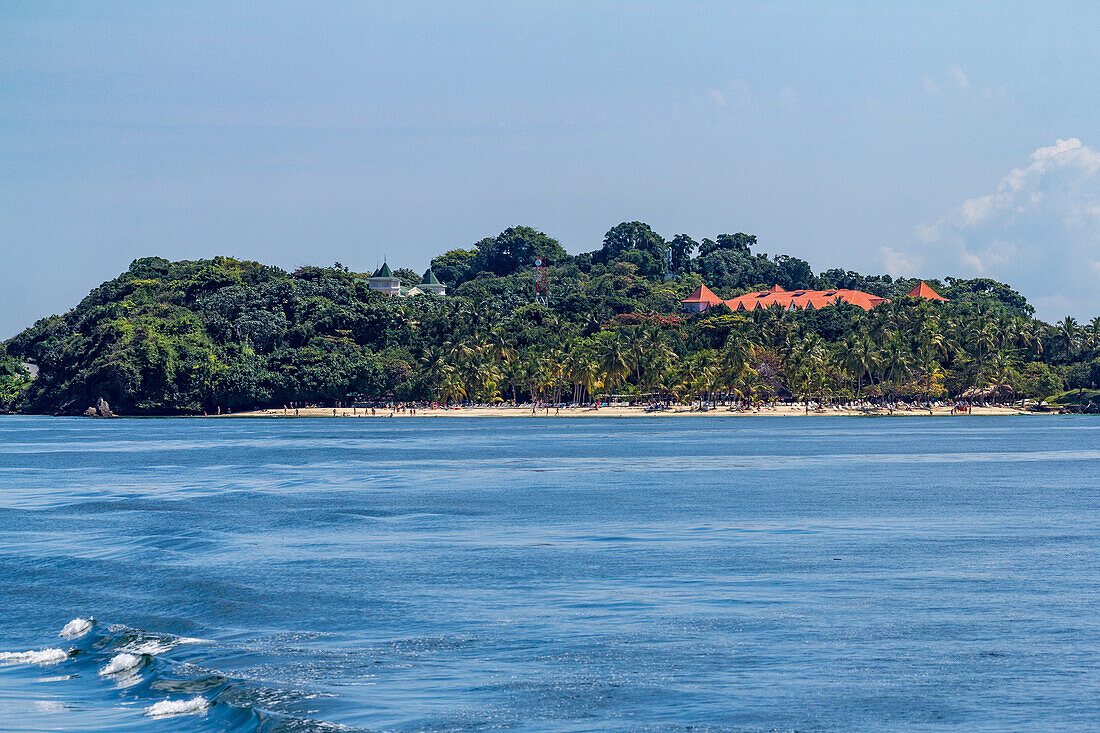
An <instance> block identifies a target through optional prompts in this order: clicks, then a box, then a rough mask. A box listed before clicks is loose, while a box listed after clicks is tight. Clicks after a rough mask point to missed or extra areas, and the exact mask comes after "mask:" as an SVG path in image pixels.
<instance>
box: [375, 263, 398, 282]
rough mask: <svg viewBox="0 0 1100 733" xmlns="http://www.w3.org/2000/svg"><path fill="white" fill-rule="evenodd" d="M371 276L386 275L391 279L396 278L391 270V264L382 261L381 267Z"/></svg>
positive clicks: (385, 276)
mask: <svg viewBox="0 0 1100 733" xmlns="http://www.w3.org/2000/svg"><path fill="white" fill-rule="evenodd" d="M371 277H384V278H387V279H389V280H393V279H394V277H393V273H392V272H390V266H389V265H387V264H386V263H385V262H383V263H382V266H381V267H379V268H378V271H377V272H375V273H374V275H372V276H371Z"/></svg>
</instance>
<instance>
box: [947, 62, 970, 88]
mask: <svg viewBox="0 0 1100 733" xmlns="http://www.w3.org/2000/svg"><path fill="white" fill-rule="evenodd" d="M947 78H948V79H950V80H951V81H952V82H953V83H954V84H955V86H957V87H958V88H959V89H969V88H970V80H969V79H967V78H966V74H964V73H963V70H962V69H960V68H959V67H958V66H952V67H951V68H950V69H948V70H947Z"/></svg>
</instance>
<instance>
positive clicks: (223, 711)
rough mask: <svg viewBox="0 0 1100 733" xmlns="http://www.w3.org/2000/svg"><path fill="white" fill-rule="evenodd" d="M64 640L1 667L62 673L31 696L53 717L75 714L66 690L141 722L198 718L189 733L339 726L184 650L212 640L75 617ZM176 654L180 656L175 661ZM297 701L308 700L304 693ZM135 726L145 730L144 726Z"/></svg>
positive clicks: (8, 655)
mask: <svg viewBox="0 0 1100 733" xmlns="http://www.w3.org/2000/svg"><path fill="white" fill-rule="evenodd" d="M58 635H59V636H62V637H64V638H66V639H71V640H72V641H73V644H74V646H73V647H72V648H71V649H69V650H67V651H66V650H65V649H58V648H45V649H40V650H31V651H19V652H16V651H0V667H12V668H16V667H17V665H39V666H45V665H53V666H56V667H59V668H60V669H59V670H58V672H59V673H57V674H54V675H53V676H50V677H35V678H34V682H35V683H36V684H46V683H49V684H53V685H59V686H61V687H54V688H52V690H51V693H50V696H49V698H48V699H43V700H38V701H36V700H34V699H29V704H31V705H32V706H33V708H32V709H34V710H36V711H38V712H42V711H44V710H45V708H43V707H42V706H43V705H46V704H47V703H48V704H50V705H55V706H57V709H56V711H54V712H56V713H57V714H58V715H62V714H65V711H66V710H68V709H69V707H68V705H67V704H66V703H65V698H66V697H67V695H65V694H64V693H62V697H61V698H60V699H58V698H57V697H55V694H56V693H58V692H61V691H62V690H67V691H68V693H69V694H70V695H72V696H73V697H75V698H76V699H81V697H83V698H85V699H88V700H89V702H90V704H93V705H94V704H96V702H95V701H103V698H104V696H107V697H108V699H114V700H116V701H118V702H122V703H123V705H122V709H123V710H127V709H128V710H131V711H132V714H133V715H134V716H136V717H137V718H138V719H141V718H145V719H149V718H156V719H159V718H171V717H174V716H188V715H191V716H196V718H195V719H194V720H193V721H188V722H187V727H188V728H189V729H191V728H195V729H199V728H202V729H213V730H234V731H271V730H294V731H306V730H333V729H334V728H333V726H331V725H330V724H327V723H322V722H320V721H315V720H309V719H305V718H298V717H296V716H294V715H289V714H287V713H285V712H282V711H273V710H271V709H270V706H271V705H272V704H273V703H274V704H275V705H277V706H278V705H280V704H281V703H280V701H284V700H288V699H293V698H294V697H295V695H298V693H297V692H295V691H291V690H280V689H272V688H268V687H265V686H262V685H260V684H258V683H256V682H253V681H246V680H234V679H230V678H229V677H227V676H225V675H222V674H219V673H217V672H216V671H214V670H211V669H209V668H208V667H206V666H205V665H202V664H196V661H195V660H196V658H204V655H202V653H201V652H186V651H183V650H181V647H186V646H187V645H197V644H209V643H211V642H206V641H204V640H202V639H195V638H191V637H184V636H176V635H173V634H162V633H155V632H149V631H144V630H141V629H135V628H132V627H129V626H124V625H118V624H115V625H110V626H107V627H106V629H103V628H102V626H101V625H99V624H97V623H96V621H95V620H94V619H92V618H90V617H89V618H86V619H85V618H74V619H73V620H72V621H70V622H69V623H67V624H65V626H64V628H62V629H61V630H60V632H58ZM173 651H175V652H176V654H178V656H174V655H173ZM12 674H17V672H12ZM97 678H98V679H99V680H102V681H108V680H109V681H110V682H111V683H112V684H111V686H110V687H109V688H105V687H104V686H103V684H102V682H101V683H100V684H98V685H94V684H92V683H91V682H90V680H95V679H97ZM89 685H91V686H89ZM89 696H91V697H90V698H89ZM297 699H305V698H302V697H300V696H299V697H298V698H297ZM39 703H41V704H39ZM51 710H52V708H51ZM47 712H49V711H47ZM200 718H201V720H202V722H200V720H199V719H200ZM150 725H151V723H150ZM0 727H2V725H0ZM135 727H137V728H140V725H138V726H135Z"/></svg>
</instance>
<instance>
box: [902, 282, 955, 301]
mask: <svg viewBox="0 0 1100 733" xmlns="http://www.w3.org/2000/svg"><path fill="white" fill-rule="evenodd" d="M909 297H910V298H924V299H925V300H940V301H943V302H944V303H946V302H947V300H948V299H947V298H945V297H943V296H942V295H940V294H939V293H937V292H936V291H935V290H933V289H932V288H931V287H929V286H928V283H926V282H925V281H924V280H921V281H920V285H918V286H917V287H915V288H913V289H912V290H910V291H909Z"/></svg>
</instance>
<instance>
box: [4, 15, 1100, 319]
mask: <svg viewBox="0 0 1100 733" xmlns="http://www.w3.org/2000/svg"><path fill="white" fill-rule="evenodd" d="M1098 20H1100V8H1098V7H1097V6H1095V5H1092V4H1088V3H1083V2H1082V3H1069V2H1062V3H1046V4H1042V5H1035V4H1027V3H999V4H996V5H991V4H990V5H985V4H969V5H966V6H965V7H957V6H956V5H954V4H949V3H921V4H919V5H916V4H914V5H909V6H901V5H889V6H880V5H876V4H869V3H846V4H832V5H829V6H820V5H818V4H813V3H793V2H792V3H778V4H771V5H767V6H755V5H748V4H736V3H674V2H670V3H644V2H642V3H604V4H599V5H597V6H595V7H592V6H591V5H590V4H585V3H555V4H553V5H541V4H535V3H518V4H517V3H503V2H502V3H463V4H460V5H459V4H450V3H421V2H410V3H386V4H378V3H368V4H360V3H346V4H340V3H337V4H330V5H325V6H323V8H321V7H319V6H315V5H311V4H304V3H285V4H280V5H278V6H241V5H231V6H222V5H217V4H212V3H211V4H207V3H187V4H183V3H147V4H142V5H137V6H131V7H129V8H126V9H120V8H118V7H116V6H115V5H114V4H110V3H86V4H81V5H79V6H73V5H69V4H64V3H19V2H15V3H13V2H3V3H0V85H2V92H0V94H2V97H0V98H2V99H3V101H4V104H2V105H0V141H2V144H0V165H2V166H3V170H4V171H5V175H4V176H3V178H2V182H0V186H2V188H0V193H2V196H0V202H2V203H0V222H2V223H0V242H2V243H3V244H2V245H0V246H2V250H0V254H2V256H3V258H4V261H5V263H6V265H7V266H6V268H5V270H6V273H5V274H6V276H7V277H6V279H5V284H4V287H3V288H0V338H7V337H10V336H12V335H14V334H15V333H17V332H18V331H20V330H22V329H23V328H26V327H27V326H29V325H31V324H32V323H33V322H34V321H35V320H37V319H38V318H41V317H44V316H47V315H49V314H51V313H57V312H64V311H65V310H68V309H69V308H71V307H73V306H74V305H76V304H77V303H78V302H79V301H80V299H81V298H83V297H84V296H85V295H86V294H87V293H88V291H89V290H91V289H92V288H94V287H95V286H97V285H98V284H99V283H101V282H102V281H104V280H106V279H109V278H112V277H114V276H116V275H117V274H118V273H120V272H122V271H124V270H125V269H126V267H127V266H128V264H129V263H130V261H131V260H133V259H135V258H137V257H144V256H162V257H166V258H169V259H198V258H204V257H211V256H214V255H219V254H224V255H230V256H236V257H241V258H245V259H254V260H259V261H261V262H265V263H269V264H274V265H279V266H281V267H284V268H287V269H293V268H295V267H297V266H299V265H302V264H320V265H328V264H331V263H333V262H335V261H339V262H342V263H344V264H345V265H347V266H349V267H351V268H352V269H354V270H359V271H363V270H370V269H373V268H374V267H376V266H377V265H378V264H380V263H381V261H382V259H383V258H386V259H388V261H389V262H390V264H391V266H395V267H397V266H407V267H412V268H414V269H416V270H418V271H423V269H424V268H426V267H427V263H428V260H429V259H430V258H431V257H432V256H434V255H436V254H439V253H442V252H444V251H446V250H448V249H453V248H456V247H470V246H472V245H473V243H474V242H476V241H477V240H479V239H481V238H482V237H485V236H491V235H494V234H496V233H498V232H500V231H501V230H503V229H504V228H506V227H508V226H512V225H516V224H524V225H529V226H532V227H535V228H537V229H539V230H541V231H544V232H546V233H547V234H549V235H550V236H553V237H555V238H556V239H558V240H559V241H560V242H561V243H562V244H563V245H564V246H565V247H566V249H567V250H568V251H570V252H573V253H576V252H581V251H589V250H592V249H596V248H597V247H599V245H600V241H601V239H602V236H603V234H604V232H605V231H607V230H608V229H609V228H611V227H612V226H614V225H615V224H617V223H619V222H621V221H631V220H641V221H645V222H647V223H649V224H650V225H651V226H652V227H653V228H654V229H655V230H656V231H657V232H659V233H661V234H662V235H664V236H665V237H666V238H671V237H672V236H674V235H675V234H678V233H681V232H684V233H688V234H691V235H692V236H694V237H696V238H697V239H698V238H701V237H705V236H713V235H715V234H718V233H722V232H737V231H744V232H749V233H753V234H756V235H757V237H758V238H759V247H758V249H759V250H760V251H764V252H768V253H771V254H776V253H785V254H791V255H794V256H798V257H801V258H803V259H806V260H808V261H809V262H810V263H811V265H812V266H813V268H814V270H815V271H816V272H820V271H822V270H825V269H827V268H831V267H843V268H845V269H853V270H858V271H860V272H866V273H877V272H888V273H890V274H893V275H899V276H907V277H922V276H923V277H938V278H942V277H944V276H947V275H954V276H957V277H979V276H981V277H991V278H995V279H998V280H1002V281H1004V282H1007V283H1009V284H1010V285H1012V286H1013V287H1014V288H1016V289H1017V290H1019V291H1020V292H1022V293H1023V294H1024V295H1025V296H1026V297H1027V298H1028V300H1029V301H1030V302H1031V303H1033V304H1034V305H1035V306H1036V308H1037V309H1038V313H1037V315H1038V316H1039V317H1041V318H1044V319H1045V320H1054V319H1058V318H1061V317H1062V316H1064V315H1066V314H1067V313H1068V314H1071V315H1074V316H1075V317H1077V318H1079V319H1085V318H1089V317H1091V316H1094V315H1097V314H1100V289H1097V288H1096V287H1095V283H1096V282H1098V281H1100V152H1098V151H1100V130H1098V126H1100V115H1098V114H1097V112H1098V111H1100V99H1098V94H1100V92H1098V91H1097V86H1096V84H1095V83H1094V82H1093V78H1094V76H1095V70H1096V69H1097V68H1100V63H1098V62H1100V51H1098V49H1097V47H1096V44H1095V40H1094V36H1095V31H1096V28H1097V27H1100V24H1098V23H1097V21H1098Z"/></svg>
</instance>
